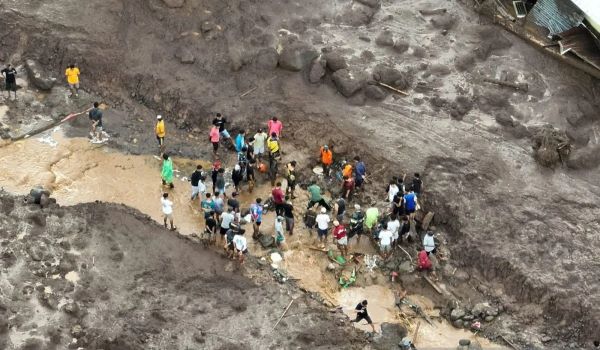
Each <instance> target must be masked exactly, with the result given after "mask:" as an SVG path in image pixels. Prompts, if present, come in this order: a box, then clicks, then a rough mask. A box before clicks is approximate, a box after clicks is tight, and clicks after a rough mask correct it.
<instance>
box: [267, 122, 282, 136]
mask: <svg viewBox="0 0 600 350" xmlns="http://www.w3.org/2000/svg"><path fill="white" fill-rule="evenodd" d="M267 128H268V129H269V135H272V134H273V133H275V134H277V137H278V138H281V131H282V130H283V123H282V122H281V120H279V119H277V117H273V118H271V119H270V120H269V122H268V123H267Z"/></svg>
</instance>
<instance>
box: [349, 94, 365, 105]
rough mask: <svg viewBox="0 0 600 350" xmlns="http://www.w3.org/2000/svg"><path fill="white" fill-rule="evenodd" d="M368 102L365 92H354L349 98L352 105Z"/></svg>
mask: <svg viewBox="0 0 600 350" xmlns="http://www.w3.org/2000/svg"><path fill="white" fill-rule="evenodd" d="M365 103H367V98H366V97H365V94H363V93H357V94H354V95H353V96H352V97H350V98H349V99H348V104H350V105H352V106H364V105H365Z"/></svg>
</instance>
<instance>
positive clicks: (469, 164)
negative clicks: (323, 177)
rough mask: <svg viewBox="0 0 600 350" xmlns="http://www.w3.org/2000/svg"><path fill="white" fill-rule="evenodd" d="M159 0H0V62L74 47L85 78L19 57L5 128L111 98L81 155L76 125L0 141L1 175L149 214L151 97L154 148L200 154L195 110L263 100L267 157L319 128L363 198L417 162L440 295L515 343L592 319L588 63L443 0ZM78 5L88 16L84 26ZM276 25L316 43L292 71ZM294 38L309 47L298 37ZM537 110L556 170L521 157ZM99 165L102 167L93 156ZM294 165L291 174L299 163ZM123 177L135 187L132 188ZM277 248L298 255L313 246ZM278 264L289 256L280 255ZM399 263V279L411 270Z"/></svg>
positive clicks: (53, 62)
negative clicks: (69, 82) (163, 131)
mask: <svg viewBox="0 0 600 350" xmlns="http://www.w3.org/2000/svg"><path fill="white" fill-rule="evenodd" d="M367 2H368V3H371V2H370V1H367ZM168 3H170V5H169V4H168ZM176 3H178V1H164V2H163V1H159V0H151V1H141V0H135V1H117V0H114V1H92V2H90V5H89V6H85V7H73V6H72V5H71V4H70V3H68V2H66V1H64V0H54V1H44V2H41V1H14V0H6V1H2V2H1V3H0V12H1V14H2V16H3V20H4V22H5V24H6V25H5V26H3V27H2V28H0V31H1V32H0V35H2V37H3V39H2V40H3V44H4V48H5V50H3V51H2V52H0V62H2V63H4V62H7V61H9V60H10V61H12V62H13V64H15V65H19V64H21V63H22V61H23V60H24V59H27V58H33V59H36V60H38V61H39V62H40V64H41V66H42V67H44V69H46V70H48V71H50V72H53V73H52V74H53V75H55V76H56V77H57V78H59V79H60V78H61V77H62V72H63V71H64V66H65V65H66V64H67V63H70V62H72V61H75V62H77V63H78V64H79V65H80V67H81V68H82V71H83V72H84V78H83V82H82V86H83V88H84V89H85V90H87V91H88V93H89V94H82V97H81V99H80V100H71V99H68V98H67V97H66V94H67V92H66V90H65V88H64V86H62V85H61V84H57V86H56V87H54V88H53V90H52V91H51V92H40V91H37V90H35V89H34V87H32V86H30V85H31V83H30V82H28V81H27V79H26V74H25V72H24V69H23V67H22V66H20V67H19V72H20V74H19V80H18V84H19V85H20V86H22V87H23V89H22V90H20V92H22V95H21V98H20V99H19V100H18V101H9V100H6V99H5V98H4V97H2V98H0V100H1V101H2V102H4V103H6V105H7V106H8V109H7V108H2V107H0V117H1V118H0V121H1V122H2V123H3V124H2V125H3V127H2V130H3V135H5V136H6V135H7V133H8V131H7V130H5V129H4V126H8V127H9V129H10V130H11V132H13V133H15V134H19V133H22V132H26V131H27V130H30V129H31V125H32V124H43V123H46V122H48V121H52V120H57V119H59V118H60V116H63V115H65V114H66V113H69V112H73V111H80V110H83V109H85V108H87V106H89V103H90V102H92V101H93V100H95V99H102V100H104V101H105V102H106V103H107V104H108V105H109V106H110V107H111V108H110V109H109V110H107V111H106V114H105V119H106V123H107V127H106V130H107V132H109V134H110V135H111V141H110V142H109V146H110V147H111V149H112V150H108V149H107V150H106V151H105V150H103V151H102V152H106V156H98V155H93V156H91V157H90V156H89V155H90V153H89V152H79V150H80V149H82V148H85V147H83V146H82V145H79V146H77V142H85V141H77V139H75V141H73V143H70V146H64V145H60V144H59V145H58V146H57V147H58V149H59V152H58V153H57V154H54V155H53V156H52V157H54V158H52V157H49V158H52V159H51V160H50V161H48V160H46V159H44V161H42V162H40V163H39V165H38V166H39V168H35V167H33V166H32V168H29V169H28V168H27V167H22V166H21V164H22V163H23V162H26V161H27V159H28V158H29V157H30V158H31V159H40V158H41V157H40V155H39V154H38V153H37V152H35V151H34V150H35V149H38V148H37V147H34V148H33V149H26V148H23V147H22V146H19V144H12V145H9V146H5V148H3V149H2V150H4V149H10V150H11V151H12V152H15V153H12V152H11V153H9V152H6V153H5V155H7V156H8V157H7V158H4V156H5V155H3V158H2V160H3V161H4V159H6V164H7V168H8V170H7V171H4V169H3V171H2V174H1V175H0V178H2V186H5V187H6V188H11V187H12V188H13V189H15V191H17V192H21V193H23V191H27V186H30V185H32V184H33V183H42V182H44V183H49V184H53V186H55V187H54V189H55V190H56V191H57V192H58V194H57V195H56V197H57V198H63V199H59V202H60V201H64V203H65V204H75V203H77V202H79V201H95V200H100V201H108V202H116V203H125V204H128V205H131V206H134V207H136V208H139V209H140V210H142V211H143V212H144V213H145V214H148V215H150V217H152V218H154V219H156V218H157V215H159V210H160V208H159V206H158V205H157V204H155V200H154V198H155V197H156V195H158V194H159V193H160V191H161V188H160V184H159V183H158V182H157V181H156V179H157V178H156V177H155V175H152V174H157V173H158V164H155V163H154V161H155V160H153V157H152V155H153V154H155V153H156V151H157V150H156V145H155V140H154V138H153V134H152V126H153V123H154V120H155V115H156V114H157V113H161V114H163V115H166V116H167V118H166V120H167V127H168V137H167V147H168V150H169V152H171V153H173V154H175V155H176V156H177V157H180V158H182V159H183V158H185V159H209V156H208V155H209V154H210V147H209V146H210V145H209V144H207V142H206V133H207V126H208V124H209V121H210V119H211V113H213V112H217V111H219V112H222V113H224V114H225V115H226V116H227V117H229V118H230V121H231V122H232V125H231V131H236V130H239V129H241V128H252V129H256V128H257V127H258V126H263V125H264V121H265V120H266V119H267V117H271V116H274V115H276V116H280V117H281V119H282V120H284V123H285V129H284V138H283V142H284V145H285V143H288V144H289V145H290V146H291V147H289V148H288V149H287V150H285V152H284V160H288V161H289V160H291V159H296V160H298V161H299V162H300V163H302V164H307V165H308V166H306V168H307V169H310V168H312V166H313V165H314V164H315V160H314V158H315V157H313V153H315V150H316V149H317V146H318V145H320V144H322V143H324V142H327V143H329V144H332V143H333V144H335V145H336V155H339V156H347V157H352V156H354V155H355V154H360V155H361V156H363V158H364V159H365V160H366V161H367V166H368V168H369V173H372V174H373V180H374V185H373V186H372V188H371V189H370V190H369V191H371V192H370V193H369V194H368V195H367V196H364V197H362V198H360V200H361V201H363V203H368V204H370V203H371V202H373V203H378V204H381V203H380V202H381V201H379V200H378V199H379V197H380V196H383V194H382V193H381V192H382V191H383V188H381V189H380V188H379V187H383V186H379V185H377V183H381V184H383V183H385V182H386V181H388V180H389V178H390V176H392V175H396V176H398V175H401V174H402V173H404V172H407V173H409V174H410V173H412V172H415V171H418V172H421V173H422V174H423V176H424V181H425V197H424V203H425V205H426V207H427V209H428V210H431V211H434V212H435V213H436V216H435V219H434V221H435V225H436V227H437V229H438V230H439V232H440V233H441V234H442V235H443V237H444V239H445V245H446V247H447V249H448V253H449V259H450V260H449V262H448V263H444V266H445V267H446V268H445V269H443V270H442V271H443V273H442V274H443V275H444V277H445V278H446V280H445V281H444V282H445V283H446V285H448V286H449V287H450V288H451V289H453V292H452V293H455V294H456V297H457V299H460V300H464V301H466V302H467V303H468V304H475V303H476V302H478V301H482V299H486V300H490V299H492V300H494V301H495V302H496V303H497V304H498V305H503V306H505V307H506V309H507V311H508V313H510V314H511V316H512V319H511V320H504V319H503V320H502V323H503V324H494V323H492V324H491V325H490V326H489V329H490V332H491V333H493V334H494V335H497V334H504V335H506V336H507V337H509V338H510V339H512V341H513V342H514V343H516V344H518V345H519V346H522V347H525V348H550V349H563V348H565V347H568V346H571V345H573V347H575V348H577V347H582V348H584V347H586V346H588V345H589V344H590V342H591V341H593V340H596V339H598V338H600V335H599V334H598V329H600V323H599V322H600V321H599V320H600V319H599V318H598V315H599V314H600V313H599V309H598V305H600V303H599V300H598V293H595V292H594V291H595V290H596V289H597V285H598V260H597V259H596V258H595V253H594V252H595V251H597V250H598V247H599V246H600V238H599V235H598V229H599V227H598V221H597V220H596V219H595V218H597V217H598V214H599V211H600V209H599V208H600V207H599V203H600V187H599V185H600V182H599V181H598V178H597V176H595V174H596V173H597V169H598V164H599V163H600V158H598V157H595V156H594V155H593V154H594V151H596V150H597V148H598V146H597V145H598V142H599V137H598V135H600V131H599V130H600V129H598V128H599V122H598V112H597V111H598V101H599V96H600V88H599V85H598V82H597V81H594V80H592V78H590V77H589V76H587V75H585V74H584V73H582V72H578V71H575V70H572V69H571V68H569V67H565V66H564V65H562V64H560V63H559V62H557V61H554V60H552V59H551V58H549V57H547V56H545V55H543V54H542V53H540V52H538V51H537V50H536V49H534V48H532V47H530V46H528V45H526V44H525V43H524V42H522V41H521V40H519V39H517V38H516V37H514V36H512V35H509V34H508V33H505V32H503V31H502V30H501V29H500V28H499V27H496V26H494V25H493V23H491V22H490V21H489V20H488V19H487V18H485V17H482V16H479V15H478V14H477V13H475V12H474V11H472V9H471V8H470V7H468V6H465V4H463V2H448V3H447V4H446V3H445V4H444V5H443V6H444V7H447V9H448V13H447V14H444V15H441V16H426V15H423V14H421V13H419V12H418V10H419V9H429V8H436V7H440V6H442V5H440V4H439V2H436V1H428V0H419V1H416V2H411V3H410V4H408V3H406V2H393V1H374V2H373V3H375V6H374V7H371V5H368V4H367V5H365V4H363V2H362V1H361V2H350V1H328V2H322V1H320V2H315V1H309V2H304V3H302V4H296V3H289V2H277V3H274V2H271V1H266V2H260V3H256V2H252V1H232V2H226V3H224V2H222V1H196V0H187V1H180V3H181V5H182V6H181V7H170V6H172V5H173V4H175V5H177V4H176ZM167 5H168V6H167ZM177 6H178V5H177ZM90 16H94V17H96V18H99V19H101V21H99V22H100V23H99V24H98V25H97V26H95V27H94V29H93V30H91V29H89V26H88V25H87V23H88V19H89V17H90ZM141 37H143V38H145V40H140V39H139V38H141ZM107 38H108V39H107ZM294 38H297V39H298V41H302V42H304V43H307V44H308V45H309V46H311V47H312V48H314V49H315V50H316V51H317V54H318V53H319V52H321V53H322V55H321V56H320V57H319V58H318V59H317V61H318V62H317V63H314V62H310V64H307V65H306V66H305V67H303V68H302V69H301V72H292V71H290V70H289V68H290V66H289V65H290V64H291V65H292V66H293V65H294V64H295V63H298V62H293V60H290V61H289V62H285V65H287V67H288V68H286V69H282V68H281V67H282V64H281V63H282V62H279V63H278V56H277V55H279V54H280V53H281V52H284V49H285V48H287V47H288V44H289V42H290V41H295V40H296V39H294ZM390 41H391V45H390ZM294 49H296V47H295V48H294ZM292 51H293V50H292ZM285 52H288V53H289V51H285ZM305 53H306V55H308V56H310V57H313V52H312V51H311V50H307V51H306V52H305ZM301 61H302V59H301ZM386 67H387V68H393V69H395V71H389V70H388V69H386ZM292 68H293V67H292ZM343 70H347V71H348V72H345V71H343ZM336 71H340V73H336ZM373 73H376V74H373ZM363 75H364V76H363ZM484 77H494V78H506V79H507V80H509V81H515V82H520V83H527V84H528V85H529V90H528V92H527V93H523V92H519V91H513V90H511V89H510V88H503V87H498V86H494V85H491V84H488V83H485V82H483V80H482V79H483V78H484ZM363 78H364V81H362V79H363ZM375 78H377V79H378V80H380V81H382V82H384V83H389V84H392V85H393V86H396V87H399V88H401V89H404V90H406V91H408V92H409V94H410V96H408V97H403V96H400V95H396V94H392V93H391V91H389V90H386V89H384V88H381V86H379V85H376V84H373V80H375ZM254 88H256V89H254ZM252 89H254V90H252ZM250 90H252V91H251V92H250V93H247V92H248V91H250ZM338 92H339V93H338ZM246 93H247V94H246ZM244 94H245V95H244ZM242 95H244V96H242ZM547 124H551V125H553V126H554V127H556V128H559V129H561V130H564V131H565V133H566V135H567V136H568V137H569V139H570V141H571V142H572V144H573V145H574V149H573V153H572V155H571V158H570V159H569V160H568V161H567V162H565V165H564V166H556V167H555V168H554V169H547V168H544V167H541V166H540V165H538V164H537V163H536V162H535V160H534V158H533V152H532V148H531V147H532V140H531V137H532V135H535V134H536V132H537V131H539V129H540V127H541V126H543V125H547ZM63 131H64V132H65V133H66V135H67V136H76V137H85V136H86V135H87V131H88V126H87V122H86V120H85V118H83V119H77V120H75V122H73V123H72V125H71V127H69V128H65V129H64V130H63ZM6 147H8V148H6ZM19 147H21V148H19ZM114 150H118V151H119V152H121V153H114V154H113V153H111V152H114ZM19 154H21V155H22V156H21V157H19ZM130 154H145V155H146V156H142V157H139V158H138V157H135V158H132V157H129V155H130ZM86 155H87V157H86ZM128 157H129V158H128ZM232 159H233V156H231V155H228V156H225V159H224V161H225V162H226V163H231V162H232ZM53 162H55V164H53ZM13 164H14V165H13ZM99 164H102V165H99ZM8 165H10V166H8ZM132 165H135V168H133V167H131V166H132ZM104 166H108V168H109V169H110V172H109V174H111V175H110V176H106V174H105V173H104V172H102V173H101V172H100V170H101V169H105V168H104ZM53 169H54V170H56V171H53ZM134 169H143V171H140V172H138V173H137V176H138V177H139V179H140V180H141V181H138V182H135V181H134V182H133V183H134V184H133V185H132V184H130V183H128V182H127V184H126V185H125V184H124V183H121V184H120V183H118V182H119V181H118V180H117V179H118V178H119V175H120V176H126V177H130V176H132V177H133V176H135V175H133V173H135V171H134ZM37 172H39V174H38V173H37ZM82 173H83V174H84V175H81V174H82ZM8 174H10V176H8ZM113 174H114V175H115V176H112V175H113ZM186 174H187V173H186ZM302 177H303V178H302V181H307V180H308V178H309V176H308V175H307V172H304V173H303V174H302ZM81 179H102V181H101V182H102V183H103V184H107V185H110V186H111V187H112V188H115V189H119V191H121V192H120V193H119V194H115V192H107V191H101V190H99V188H101V187H103V185H99V184H97V183H96V184H92V182H86V181H82V180H81ZM136 185H138V186H139V189H140V190H143V191H144V193H145V194H147V195H146V196H144V197H143V198H144V200H140V199H139V198H140V197H139V196H137V195H136V187H137V186H136ZM94 186H97V187H94ZM19 188H21V189H22V190H18V189H19ZM185 192H187V188H185V187H184V186H176V189H175V193H177V194H178V198H181V199H180V202H179V203H177V204H176V205H177V207H180V208H182V210H183V211H184V212H185V213H186V214H185V216H184V218H186V217H188V216H187V215H188V214H193V213H194V211H193V209H192V208H189V205H188V204H187V203H186V202H185V200H184V198H185V197H186V196H185V195H184V194H185ZM59 194H60V196H59ZM69 198H71V199H69ZM146 199H147V200H146ZM69 200H71V201H69ZM196 225H200V222H197V221H195V220H194V219H190V220H187V219H184V220H182V223H181V225H180V227H181V229H182V231H183V232H184V233H191V232H194V230H195V229H196V228H195V227H196ZM365 249H368V248H365ZM411 253H412V251H411ZM292 254H293V255H291V256H292V257H294V256H295V255H296V254H297V255H298V260H299V261H303V260H305V259H308V260H310V259H311V257H312V254H311V253H306V252H293V253H292ZM309 254H310V255H309ZM292 260H293V259H292ZM455 267H456V268H459V272H456V270H454V269H453V268H455ZM321 268H323V266H321ZM294 269H296V270H297V271H298V273H300V272H301V269H300V268H299V266H289V270H290V271H292V270H294ZM461 270H462V271H461ZM453 271H454V273H453ZM462 272H464V273H462ZM317 276H318V275H317ZM411 281H412V280H411V278H410V277H407V278H405V279H404V280H403V281H402V283H403V285H404V286H405V287H407V286H410V287H413V288H416V286H418V285H419V283H415V282H414V281H412V282H411ZM307 283H308V284H307V286H310V285H311V284H310V283H312V287H314V288H320V289H323V288H327V287H328V286H327V283H325V284H322V283H318V282H315V281H311V282H307ZM457 286H458V287H457ZM367 287H368V286H367ZM421 288H424V287H423V286H421ZM331 299H336V297H335V296H334V297H333V298H331ZM433 299H435V298H433ZM475 300H476V301H475ZM435 302H436V303H443V301H442V300H435ZM471 306H472V305H471ZM498 323H500V322H498Z"/></svg>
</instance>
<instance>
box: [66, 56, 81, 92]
mask: <svg viewBox="0 0 600 350" xmlns="http://www.w3.org/2000/svg"><path fill="white" fill-rule="evenodd" d="M79 73H80V72H79V68H77V67H75V65H74V64H71V65H70V66H69V68H67V70H66V71H65V76H66V77H67V83H69V89H71V96H73V95H75V96H76V97H77V96H79Z"/></svg>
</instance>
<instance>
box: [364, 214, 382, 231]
mask: <svg viewBox="0 0 600 350" xmlns="http://www.w3.org/2000/svg"><path fill="white" fill-rule="evenodd" d="M377 220H379V209H377V208H375V207H372V208H369V209H367V211H366V212H365V226H366V227H367V230H368V231H369V234H371V233H372V232H373V227H375V225H377Z"/></svg>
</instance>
